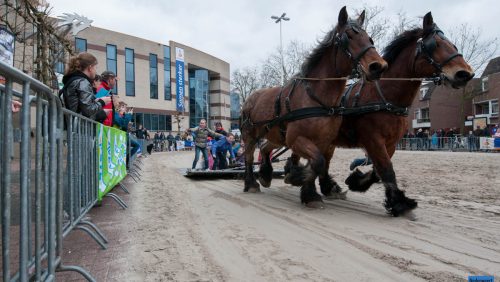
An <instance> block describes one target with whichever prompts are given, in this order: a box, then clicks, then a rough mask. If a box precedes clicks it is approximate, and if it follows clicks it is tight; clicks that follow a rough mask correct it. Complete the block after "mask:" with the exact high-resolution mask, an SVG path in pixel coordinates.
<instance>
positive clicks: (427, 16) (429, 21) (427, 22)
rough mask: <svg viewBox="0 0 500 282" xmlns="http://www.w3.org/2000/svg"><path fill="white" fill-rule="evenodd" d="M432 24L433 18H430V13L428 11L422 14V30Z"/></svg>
mask: <svg viewBox="0 0 500 282" xmlns="http://www.w3.org/2000/svg"><path fill="white" fill-rule="evenodd" d="M433 25H434V19H433V18H432V13H431V12H429V13H427V14H425V16H424V26H423V28H424V30H425V29H427V28H430V27H432V26H433Z"/></svg>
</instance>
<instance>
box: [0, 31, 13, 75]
mask: <svg viewBox="0 0 500 282" xmlns="http://www.w3.org/2000/svg"><path fill="white" fill-rule="evenodd" d="M0 61H2V62H4V63H6V64H8V65H9V66H13V65H14V34H13V33H12V32H10V31H9V30H8V29H7V27H5V26H4V25H0Z"/></svg>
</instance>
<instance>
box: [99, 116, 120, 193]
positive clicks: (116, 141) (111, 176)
mask: <svg viewBox="0 0 500 282" xmlns="http://www.w3.org/2000/svg"><path fill="white" fill-rule="evenodd" d="M126 156H127V136H126V133H125V132H124V131H121V130H119V129H117V128H113V127H108V126H104V125H102V124H98V125H97V162H98V168H97V169H98V172H97V174H98V178H99V179H98V180H99V190H98V195H97V198H98V199H99V201H101V200H102V198H103V197H104V195H106V193H108V192H109V191H110V190H111V189H113V187H115V185H116V184H118V183H120V181H122V179H123V178H125V176H126V175H127V166H126V163H125V162H126Z"/></svg>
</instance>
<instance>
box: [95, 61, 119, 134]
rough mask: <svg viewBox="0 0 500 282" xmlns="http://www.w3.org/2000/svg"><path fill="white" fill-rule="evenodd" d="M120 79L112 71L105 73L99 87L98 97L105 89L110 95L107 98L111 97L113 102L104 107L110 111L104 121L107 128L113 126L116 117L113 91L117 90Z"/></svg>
mask: <svg viewBox="0 0 500 282" xmlns="http://www.w3.org/2000/svg"><path fill="white" fill-rule="evenodd" d="M117 80H118V78H117V77H116V74H115V73H114V72H112V71H104V72H103V73H102V74H101V84H100V85H99V87H97V96H99V93H100V91H101V90H102V89H105V90H106V91H107V92H108V93H109V94H108V95H107V96H110V97H111V102H110V103H107V104H106V105H104V109H105V110H106V109H107V110H108V111H107V117H106V119H105V120H104V122H103V124H104V125H107V126H113V116H114V112H115V109H114V101H113V98H114V97H113V96H112V93H111V91H112V89H113V88H115V86H116V82H117Z"/></svg>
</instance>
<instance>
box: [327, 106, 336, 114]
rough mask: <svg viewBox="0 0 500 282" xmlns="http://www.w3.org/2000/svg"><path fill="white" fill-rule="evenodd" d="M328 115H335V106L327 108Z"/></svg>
mask: <svg viewBox="0 0 500 282" xmlns="http://www.w3.org/2000/svg"><path fill="white" fill-rule="evenodd" d="M328 115H329V116H333V115H335V108H334V107H331V108H330V109H329V110H328Z"/></svg>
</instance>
